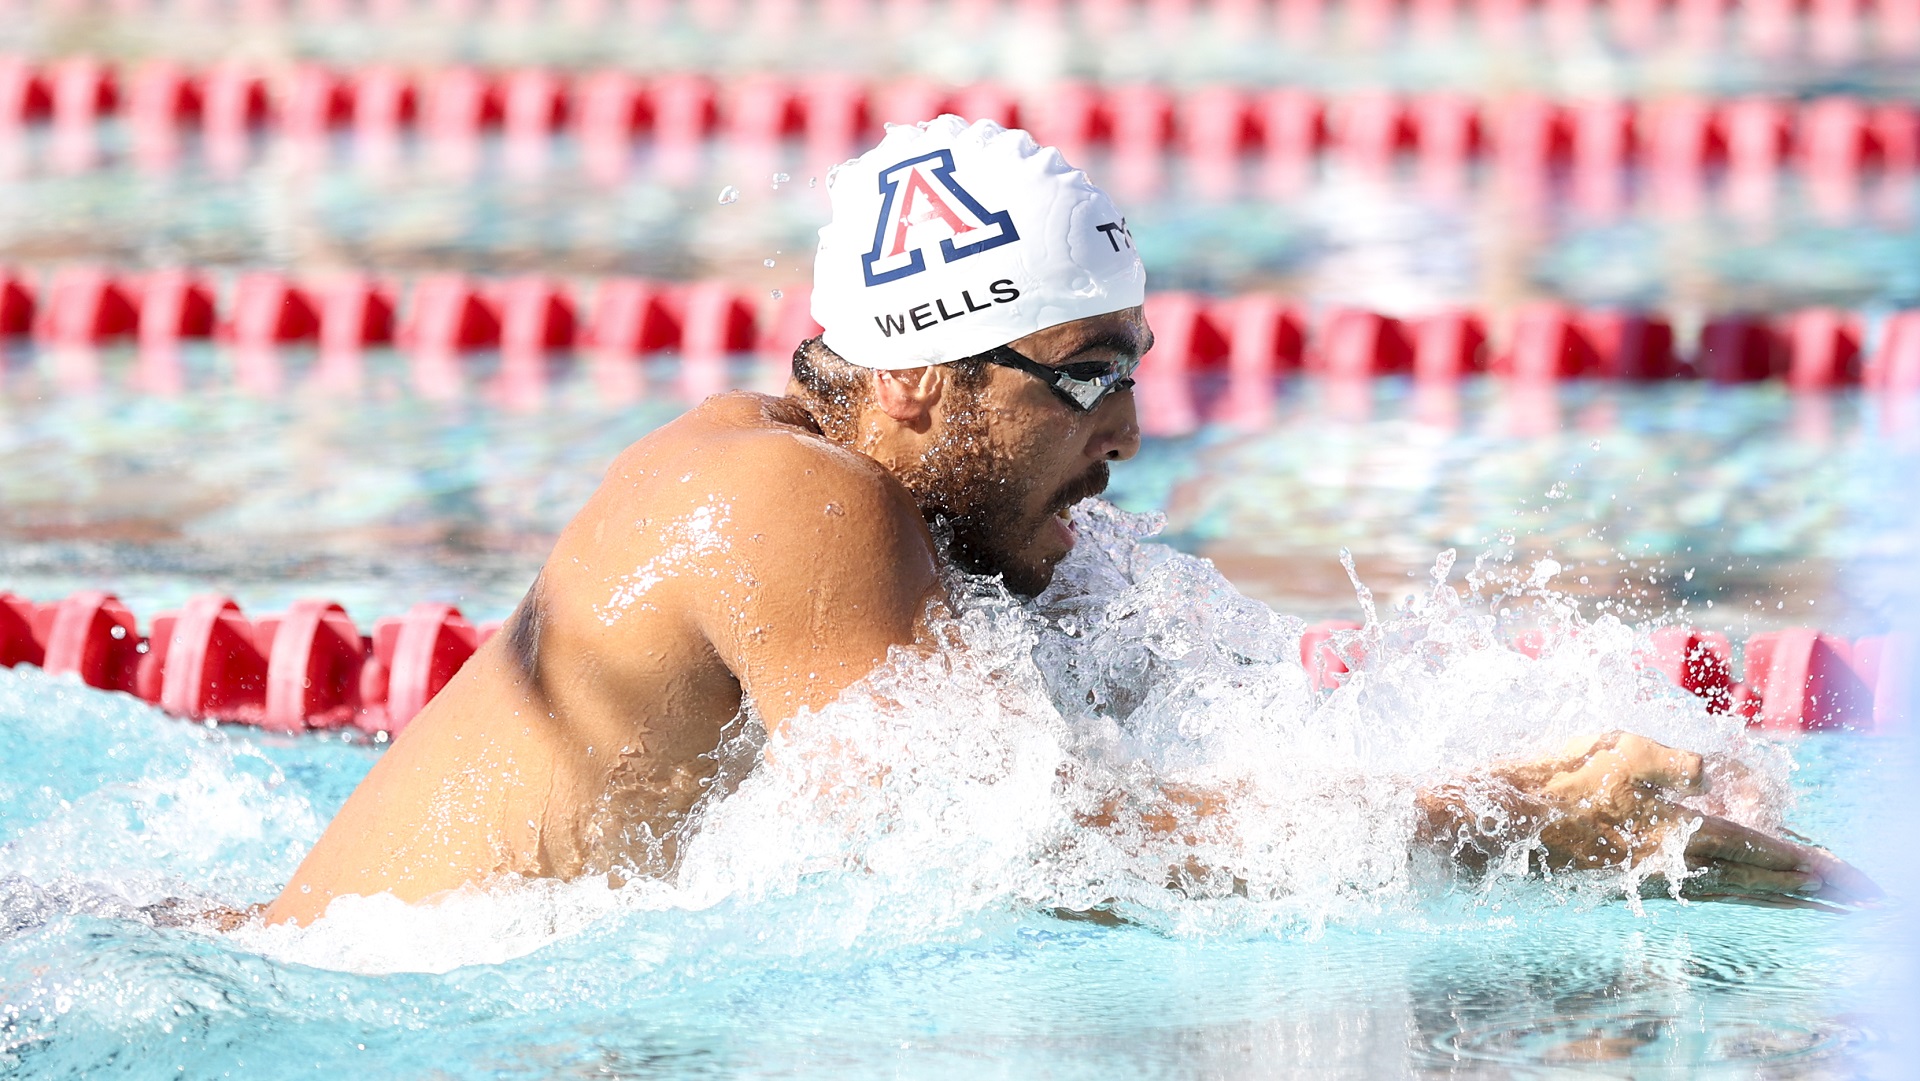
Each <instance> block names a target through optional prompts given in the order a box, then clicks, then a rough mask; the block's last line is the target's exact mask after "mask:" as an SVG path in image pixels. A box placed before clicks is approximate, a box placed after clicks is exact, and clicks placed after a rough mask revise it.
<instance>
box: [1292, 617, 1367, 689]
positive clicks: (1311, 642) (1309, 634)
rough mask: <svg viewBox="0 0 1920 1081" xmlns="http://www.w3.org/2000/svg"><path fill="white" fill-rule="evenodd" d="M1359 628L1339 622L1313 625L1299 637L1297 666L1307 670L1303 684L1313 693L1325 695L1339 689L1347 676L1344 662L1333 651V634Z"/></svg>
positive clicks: (1347, 622)
mask: <svg viewBox="0 0 1920 1081" xmlns="http://www.w3.org/2000/svg"><path fill="white" fill-rule="evenodd" d="M1359 629H1360V624H1358V623H1354V622H1351V621H1348V620H1342V619H1330V620H1326V621H1324V622H1320V623H1315V624H1313V625H1312V626H1310V627H1308V628H1307V629H1306V631H1305V632H1304V633H1302V634H1301V635H1300V666H1301V667H1302V668H1305V669H1306V670H1307V682H1308V683H1310V684H1311V685H1312V686H1313V689H1314V690H1317V691H1327V690H1332V689H1333V688H1335V687H1338V686H1340V678H1339V677H1341V676H1343V675H1346V673H1347V662H1346V660H1345V658H1343V657H1342V656H1341V655H1340V651H1339V650H1337V649H1335V648H1334V645H1333V632H1335V631H1357V630H1359Z"/></svg>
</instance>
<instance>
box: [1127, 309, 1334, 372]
mask: <svg viewBox="0 0 1920 1081" xmlns="http://www.w3.org/2000/svg"><path fill="white" fill-rule="evenodd" d="M1211 321H1212V324H1213V326H1214V327H1215V328H1216V329H1217V330H1221V331H1224V332H1225V335H1226V341H1227V367H1228V368H1229V369H1231V370H1232V371H1233V372H1234V374H1235V375H1237V376H1248V375H1278V374H1282V373H1285V372H1291V371H1296V370H1298V369H1299V368H1300V366H1301V364H1302V363H1303V362H1304V360H1305V356H1306V345H1307V325H1306V322H1305V320H1303V319H1302V318H1301V316H1300V312H1299V310H1298V309H1297V308H1295V307H1294V306H1293V305H1291V304H1288V303H1287V302H1286V301H1285V300H1283V299H1281V298H1280V297H1276V296H1270V295H1266V294H1261V293H1249V294H1246V295H1244V296H1238V297H1232V298H1229V299H1226V300H1219V301H1215V302H1214V303H1213V305H1212V320H1211ZM1154 325H1155V326H1156V327H1157V326H1158V325H1159V324H1157V323H1155V324H1154Z"/></svg>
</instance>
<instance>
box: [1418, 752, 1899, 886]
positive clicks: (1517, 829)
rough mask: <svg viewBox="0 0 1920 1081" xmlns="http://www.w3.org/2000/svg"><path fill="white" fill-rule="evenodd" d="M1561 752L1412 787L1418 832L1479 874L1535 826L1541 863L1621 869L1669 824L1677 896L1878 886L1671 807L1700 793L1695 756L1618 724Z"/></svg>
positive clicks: (1773, 841) (1801, 852)
mask: <svg viewBox="0 0 1920 1081" xmlns="http://www.w3.org/2000/svg"><path fill="white" fill-rule="evenodd" d="M1581 743H1582V744H1583V745H1577V746H1575V747H1571V748H1569V753H1567V754H1564V755H1561V756H1556V757H1551V758H1543V759H1540V760H1538V761H1533V762H1522V763H1509V764H1503V765H1499V766H1495V767H1493V768H1492V769H1491V770H1489V771H1488V774H1487V775H1485V776H1482V777H1480V778H1477V779H1475V782H1469V783H1460V784H1450V785H1446V786H1442V787H1441V788H1438V789H1432V790H1428V791H1423V792H1422V793H1421V794H1420V809H1421V811H1422V813H1423V822H1422V830H1421V832H1422V834H1423V836H1424V837H1425V839H1427V840H1428V841H1429V842H1431V843H1433V844H1435V845H1436V846H1439V847H1444V848H1446V849H1448V850H1449V851H1450V852H1451V854H1452V855H1453V856H1454V858H1455V859H1456V860H1458V861H1459V862H1460V863H1461V864H1462V865H1464V866H1466V867H1468V868H1469V869H1471V870H1475V871H1481V870H1484V869H1485V868H1486V866H1487V865H1488V863H1489V862H1490V861H1492V860H1495V859H1498V858H1500V857H1501V855H1502V854H1503V853H1504V852H1506V851H1507V850H1508V849H1509V846H1511V845H1512V844H1513V843H1514V842H1517V841H1523V840H1525V839H1527V838H1529V837H1534V836H1536V835H1537V838H1538V840H1537V842H1536V844H1535V845H1534V847H1533V854H1532V855H1533V858H1534V859H1536V860H1538V861H1539V862H1540V863H1541V864H1544V866H1545V867H1546V868H1547V869H1548V870H1550V871H1575V870H1602V869H1606V868H1610V867H1612V868H1623V867H1629V866H1632V865H1633V864H1635V863H1637V862H1639V861H1640V860H1643V859H1646V858H1648V857H1649V856H1651V855H1652V854H1653V853H1654V852H1655V851H1656V850H1657V849H1658V848H1659V847H1660V846H1661V844H1662V843H1664V842H1665V841H1666V839H1667V838H1668V836H1669V835H1671V834H1672V832H1673V831H1674V830H1676V829H1681V828H1685V827H1690V826H1693V825H1694V824H1695V823H1698V826H1697V828H1695V829H1694V830H1693V834H1692V836H1691V837H1689V838H1688V839H1687V846H1686V860H1687V870H1688V874H1687V877H1686V878H1685V880H1683V881H1682V882H1681V883H1680V892H1681V894H1682V895H1683V896H1686V897H1690V898H1693V899H1696V900H1714V901H1723V900H1724V901H1747V902H1756V903H1763V904H1778V905H1784V906H1788V907H1801V906H1805V907H1830V906H1832V905H1852V904H1860V903H1863V902H1868V901H1872V900H1874V899H1876V898H1878V897H1880V896H1881V892H1880V888H1879V887H1878V886H1875V885H1874V884H1873V882H1872V881H1871V880H1870V879H1868V878H1867V876H1865V875H1863V874H1861V873H1860V872H1859V871H1857V870H1855V869H1854V868H1853V867H1850V866H1848V865H1847V864H1846V863H1845V862H1844V861H1842V860H1840V859H1839V858H1838V857H1836V856H1834V855H1833V854H1832V853H1831V852H1828V851H1827V850H1826V849H1823V848H1817V847H1814V846H1812V845H1806V844H1799V843H1796V842H1794V841H1789V840H1786V839H1783V838H1779V837H1771V836H1768V835H1767V834H1765V833H1762V832H1760V831H1759V830H1755V829H1750V828H1748V827H1746V826H1742V825H1740V824H1739V823H1737V822H1733V821H1729V820H1728V819H1725V818H1719V817H1716V816H1713V815H1705V814H1701V813H1699V812H1696V811H1693V810H1689V809H1688V808H1686V807H1682V806H1680V805H1679V804H1678V803H1675V802H1674V800H1675V799H1678V798H1685V797H1688V796H1694V795H1699V794H1701V793H1702V792H1704V791H1706V780H1705V773H1704V762H1703V760H1702V759H1701V757H1700V756H1699V755H1698V754H1695V753H1693V752H1692V751H1682V750H1675V749H1674V748H1671V747H1666V746H1663V745H1661V744H1659V743H1655V742H1654V741H1652V740H1650V739H1647V738H1645V737H1643V736H1636V735H1633V734H1632V733H1629V732H1612V733H1608V734H1607V735H1604V736H1601V737H1600V738H1598V739H1596V740H1593V741H1591V742H1590V743H1589V742H1587V741H1581Z"/></svg>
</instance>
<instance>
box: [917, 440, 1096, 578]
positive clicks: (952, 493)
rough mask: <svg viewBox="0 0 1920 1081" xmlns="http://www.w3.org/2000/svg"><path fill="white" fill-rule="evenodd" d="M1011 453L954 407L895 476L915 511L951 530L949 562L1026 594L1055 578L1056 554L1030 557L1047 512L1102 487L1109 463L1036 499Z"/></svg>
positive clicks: (1034, 487) (1032, 481) (1031, 481)
mask: <svg viewBox="0 0 1920 1081" xmlns="http://www.w3.org/2000/svg"><path fill="white" fill-rule="evenodd" d="M1016 457H1017V456H1015V455H1012V454H1009V453H1007V452H1005V451H1003V450H1000V449H998V448H996V447H995V446H994V445H993V442H992V440H991V439H990V438H989V437H988V431H987V424H986V418H985V417H984V416H983V415H982V414H981V412H980V411H978V410H974V409H959V410H956V411H955V412H953V413H952V414H949V418H948V424H947V437H946V438H944V439H942V440H940V441H939V442H937V443H935V444H934V445H933V446H932V447H931V448H930V449H929V450H928V451H927V452H926V453H925V454H924V455H922V456H921V458H920V460H919V461H917V462H915V463H913V465H912V466H910V467H909V468H908V469H906V470H905V471H904V472H902V473H901V474H899V478H900V481H901V483H902V484H904V485H906V487H907V490H908V491H909V492H911V493H912V494H913V498H914V502H916V503H918V504H919V506H920V512H921V514H923V515H924V516H925V517H926V519H927V520H928V521H929V522H930V523H933V524H935V525H944V526H945V527H946V530H947V531H948V532H949V533H950V534H951V536H952V542H951V545H950V547H949V551H948V554H949V556H950V557H951V558H952V559H953V561H954V563H956V564H957V565H959V566H960V568H961V569H963V570H966V571H968V572H970V573H973V574H991V575H999V576H1000V577H1001V578H1002V579H1003V580H1004V581H1005V582H1006V585H1007V588H1008V589H1009V590H1011V591H1012V592H1014V593H1017V594H1019V595H1021V596H1025V597H1032V596H1036V595H1038V594H1039V593H1040V592H1041V591H1042V590H1044V589H1046V588H1047V583H1049V582H1050V581H1052V580H1053V567H1054V564H1055V563H1057V562H1058V558H1057V557H1041V558H1038V559H1036V558H1034V557H1031V556H1029V555H1027V554H1026V551H1027V549H1028V548H1029V547H1031V546H1032V544H1033V543H1034V541H1035V539H1036V538H1037V537H1038V535H1039V533H1040V530H1041V529H1042V528H1044V527H1045V526H1046V524H1047V522H1046V520H1047V518H1049V517H1051V516H1052V515H1054V514H1056V513H1058V512H1059V511H1063V510H1065V509H1067V508H1068V507H1071V506H1073V505H1074V504H1076V503H1078V502H1080V501H1081V500H1083V499H1086V498H1088V497H1091V496H1096V495H1099V494H1100V493H1101V492H1104V491H1106V490H1107V480H1108V470H1107V463H1105V462H1098V463H1095V464H1094V466H1093V467H1092V468H1091V469H1089V470H1087V472H1086V473H1084V474H1082V475H1081V476H1079V477H1078V478H1076V479H1074V480H1072V481H1069V482H1068V483H1066V484H1064V485H1062V486H1061V487H1060V488H1059V489H1058V490H1056V491H1055V492H1053V493H1052V494H1051V497H1050V498H1048V499H1046V500H1045V502H1040V501H1038V500H1037V499H1036V498H1035V496H1036V495H1037V494H1038V489H1039V487H1040V484H1041V482H1040V481H1039V480H1037V479H1036V478H1034V477H1032V476H1030V475H1028V474H1025V473H1023V472H1022V471H1021V469H1020V467H1019V464H1018V462H1017V461H1016ZM1036 507H1037V508H1038V509H1035V508H1036Z"/></svg>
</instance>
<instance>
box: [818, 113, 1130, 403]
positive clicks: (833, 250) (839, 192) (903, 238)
mask: <svg viewBox="0 0 1920 1081" xmlns="http://www.w3.org/2000/svg"><path fill="white" fill-rule="evenodd" d="M827 187H828V189H829V191H830V194H831V196H832V200H833V220H832V221H831V222H828V223H827V225H826V226H825V227H824V228H822V229H821V230H820V250H819V252H818V253H817V254H816V255H815V256H814V260H813V318H814V321H815V322H817V323H819V324H820V325H821V326H822V327H823V328H825V329H826V335H825V338H826V343H827V346H828V348H830V349H832V350H833V351H834V352H836V353H838V354H840V356H842V357H844V358H846V359H847V360H848V361H850V362H852V363H854V364H858V365H860V366H862V367H865V368H917V367H920V366H921V365H925V364H945V363H947V362H948V361H953V360H960V359H962V358H963V357H970V356H974V355H975V354H978V353H984V352H986V351H987V350H989V349H992V348H994V347H995V346H1000V345H1005V344H1007V343H1008V342H1011V341H1014V340H1016V339H1019V338H1023V337H1025V336H1026V335H1028V334H1031V333H1033V332H1034V331H1036V330H1044V329H1046V328H1047V327H1051V326H1058V325H1060V324H1061V323H1067V322H1072V321H1073V320H1075V319H1084V318H1086V317H1087V316H1090V315H1105V314H1106V313H1108V312H1117V311H1120V310H1122V309H1125V308H1131V307H1134V306H1135V305H1138V304H1140V303H1141V302H1142V301H1143V300H1144V299H1145V298H1146V292H1147V272H1146V269H1145V268H1144V267H1142V266H1141V265H1140V257H1139V255H1137V254H1136V253H1135V252H1134V250H1133V237H1132V236H1131V235H1129V234H1128V233H1127V224H1126V220H1125V219H1124V218H1122V217H1121V216H1120V213H1119V211H1117V210H1115V209H1114V207H1113V201H1112V200H1111V199H1108V198H1107V195H1106V193H1105V192H1103V191H1101V190H1100V189H1099V188H1096V187H1094V186H1093V183H1092V182H1091V181H1089V180H1088V179H1087V174H1085V173H1083V172H1081V171H1079V170H1078V169H1074V168H1072V167H1071V166H1069V165H1068V164H1067V163H1066V161H1065V160H1064V159H1062V158H1061V157H1060V152H1059V151H1058V150H1055V149H1053V148H1052V147H1040V146H1036V145H1035V144H1034V141H1033V139H1032V137H1030V136H1029V135H1028V134H1027V133H1026V132H1024V131H1018V130H1016V131H1008V130H1007V129H1005V128H1003V127H1001V126H1000V125H998V124H996V123H994V122H993V121H991V120H981V121H978V122H977V123H975V124H973V125H972V126H971V127H969V126H968V125H967V122H966V121H964V120H962V119H960V118H959V117H957V116H952V115H947V116H941V117H938V118H936V119H933V120H929V121H926V122H924V123H920V124H889V125H887V134H886V137H885V138H884V139H882V140H880V145H879V146H876V147H874V148H873V149H872V150H869V151H867V152H866V153H865V154H863V155H861V156H860V157H859V158H857V159H855V160H853V161H850V162H847V163H846V164H845V165H841V166H839V167H837V168H836V169H835V170H834V171H833V173H832V174H831V175H830V176H828V178H827Z"/></svg>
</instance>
